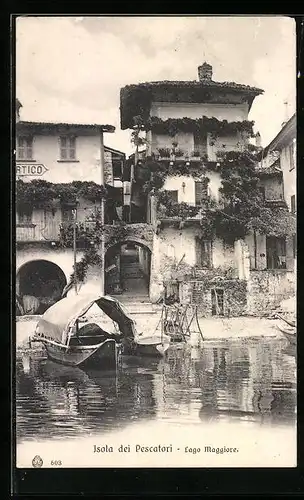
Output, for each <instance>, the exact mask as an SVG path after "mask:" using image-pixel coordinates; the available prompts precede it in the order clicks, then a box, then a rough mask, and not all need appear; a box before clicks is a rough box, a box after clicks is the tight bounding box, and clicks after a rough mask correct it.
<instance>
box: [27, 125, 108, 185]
mask: <svg viewBox="0 0 304 500" xmlns="http://www.w3.org/2000/svg"><path fill="white" fill-rule="evenodd" d="M29 133H30V131H29ZM20 135H26V132H24V133H23V132H22V134H20ZM59 135H60V133H59V132H58V133H56V134H55V133H53V132H49V133H48V135H46V134H38V135H35V136H34V138H33V160H35V161H27V162H23V161H22V160H20V161H18V160H17V166H18V165H22V164H23V165H26V164H29V163H30V164H32V163H33V164H34V163H37V164H40V163H41V164H43V165H45V167H46V168H47V171H46V172H45V173H44V174H43V175H42V176H36V177H35V176H23V175H22V176H18V175H17V177H19V178H20V179H22V180H24V181H30V180H32V179H34V178H37V179H44V180H46V181H49V182H72V181H76V180H79V181H94V182H96V183H98V184H100V137H99V134H98V133H97V132H94V131H92V132H90V135H78V136H77V138H76V159H77V161H76V162H74V161H71V162H70V161H68V162H66V161H64V162H60V161H58V160H60V150H59ZM105 162H106V163H109V162H111V153H109V152H106V153H105ZM109 170H110V169H109V168H108V169H106V171H109ZM106 182H108V183H110V184H112V183H113V178H112V176H111V175H108V178H107V179H106Z"/></svg>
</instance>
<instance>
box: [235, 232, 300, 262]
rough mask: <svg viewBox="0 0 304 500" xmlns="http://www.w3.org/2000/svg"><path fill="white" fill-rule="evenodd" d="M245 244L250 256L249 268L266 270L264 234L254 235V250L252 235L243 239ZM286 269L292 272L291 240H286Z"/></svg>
mask: <svg viewBox="0 0 304 500" xmlns="http://www.w3.org/2000/svg"><path fill="white" fill-rule="evenodd" d="M245 242H246V244H247V245H248V250H249V255H250V268H251V269H258V270H265V269H266V268H267V257H266V236H265V235H264V234H259V233H256V250H255V244H254V236H253V234H249V235H247V236H246V237H245ZM286 267H287V269H288V270H290V271H293V270H294V258H293V246H292V239H291V238H287V239H286Z"/></svg>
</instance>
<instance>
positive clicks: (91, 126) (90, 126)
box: [16, 120, 115, 132]
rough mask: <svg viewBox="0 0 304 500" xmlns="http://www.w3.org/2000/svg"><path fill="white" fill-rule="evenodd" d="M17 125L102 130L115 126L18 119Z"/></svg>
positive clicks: (113, 129)
mask: <svg viewBox="0 0 304 500" xmlns="http://www.w3.org/2000/svg"><path fill="white" fill-rule="evenodd" d="M16 126H17V127H22V126H28V127H49V128H56V127H82V128H86V129H96V128H102V130H103V131H104V132H114V131H115V127H114V125H100V124H96V123H94V124H92V123H90V124H89V123H65V122H62V123H61V122H31V121H23V120H22V121H21V120H20V121H19V122H18V123H17V124H16Z"/></svg>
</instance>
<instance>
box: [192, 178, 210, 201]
mask: <svg viewBox="0 0 304 500" xmlns="http://www.w3.org/2000/svg"><path fill="white" fill-rule="evenodd" d="M207 198H208V186H207V185H206V183H205V182H202V181H195V204H196V205H197V206H198V205H203V204H204V202H205V201H206V199H207Z"/></svg>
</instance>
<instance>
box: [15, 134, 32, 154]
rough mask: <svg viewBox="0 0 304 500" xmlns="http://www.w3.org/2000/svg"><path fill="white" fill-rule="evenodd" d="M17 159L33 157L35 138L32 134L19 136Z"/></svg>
mask: <svg viewBox="0 0 304 500" xmlns="http://www.w3.org/2000/svg"><path fill="white" fill-rule="evenodd" d="M17 159H18V160H32V159H33V138H32V137H30V136H19V137H18V140H17Z"/></svg>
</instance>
